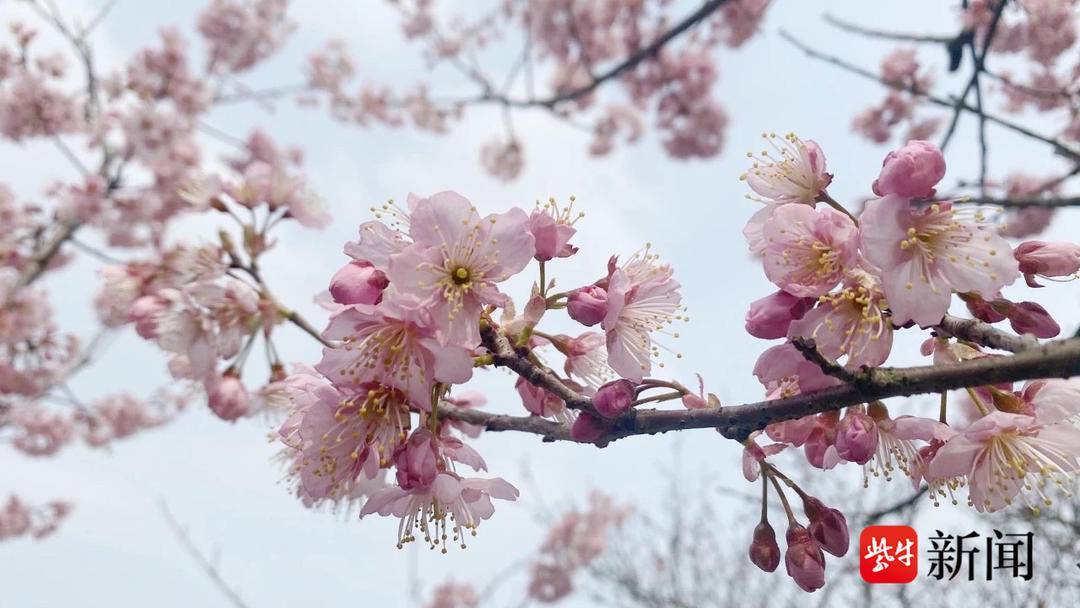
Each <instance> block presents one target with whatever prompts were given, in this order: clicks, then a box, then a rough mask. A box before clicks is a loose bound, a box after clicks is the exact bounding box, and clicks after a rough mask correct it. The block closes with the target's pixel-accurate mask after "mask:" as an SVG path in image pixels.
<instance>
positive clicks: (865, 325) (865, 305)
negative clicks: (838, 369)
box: [788, 269, 893, 367]
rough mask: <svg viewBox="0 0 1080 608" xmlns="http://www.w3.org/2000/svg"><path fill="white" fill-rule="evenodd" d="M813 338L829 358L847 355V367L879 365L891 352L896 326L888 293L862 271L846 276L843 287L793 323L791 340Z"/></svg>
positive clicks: (821, 299) (873, 278)
mask: <svg viewBox="0 0 1080 608" xmlns="http://www.w3.org/2000/svg"><path fill="white" fill-rule="evenodd" d="M800 336H801V337H804V338H812V339H813V340H814V341H815V344H816V345H817V348H818V350H819V351H821V353H822V354H823V355H825V356H826V357H829V358H830V359H839V358H840V357H842V356H845V355H846V356H847V361H846V362H845V365H846V366H848V367H860V366H863V365H866V366H871V367H873V366H877V365H881V364H882V363H884V362H885V359H887V358H888V356H889V351H891V350H892V338H893V327H892V323H891V322H890V321H889V319H888V318H887V317H886V315H885V294H883V293H882V291H881V285H880V283H879V281H878V279H877V278H876V277H874V276H873V275H871V274H870V273H868V272H865V271H863V270H859V269H856V270H853V271H851V272H849V273H848V274H847V276H846V277H845V280H844V287H843V289H841V290H840V291H838V292H834V293H831V294H828V295H823V296H821V298H820V299H819V303H818V305H817V307H815V308H813V309H811V310H810V311H809V312H807V313H806V314H805V315H803V317H802V319H799V320H797V321H794V322H792V323H791V326H790V328H789V330H788V337H790V338H795V337H800Z"/></svg>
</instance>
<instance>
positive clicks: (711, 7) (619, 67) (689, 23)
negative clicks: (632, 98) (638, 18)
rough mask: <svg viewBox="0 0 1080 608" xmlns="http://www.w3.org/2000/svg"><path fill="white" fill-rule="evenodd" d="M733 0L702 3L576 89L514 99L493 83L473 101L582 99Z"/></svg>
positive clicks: (551, 104) (550, 104)
mask: <svg viewBox="0 0 1080 608" xmlns="http://www.w3.org/2000/svg"><path fill="white" fill-rule="evenodd" d="M728 1H729V0H709V1H708V2H706V3H704V4H703V5H701V7H700V8H698V9H697V10H696V11H694V12H693V13H691V14H690V15H688V16H687V17H686V18H684V19H683V20H682V21H679V22H678V23H676V24H675V25H674V26H672V27H671V29H669V30H667V31H665V32H664V33H663V34H660V35H659V36H657V38H656V39H655V40H653V41H652V42H651V43H649V44H647V45H645V46H643V47H641V48H640V49H638V50H636V51H634V52H633V53H631V54H630V55H629V56H628V57H626V59H623V60H622V61H620V62H619V63H618V64H616V65H614V66H612V67H610V68H608V69H607V70H604V71H603V72H601V73H600V74H597V75H596V76H595V77H594V78H593V79H592V81H591V82H589V84H587V85H585V86H583V87H580V88H577V89H574V90H572V91H566V92H564V93H559V94H557V95H554V96H552V97H548V98H546V99H532V98H530V99H511V98H509V97H506V96H505V95H500V94H498V93H495V92H494V91H493V90H492V89H491V88H490V87H486V90H485V92H484V94H482V95H481V96H480V97H478V98H476V99H473V100H471V102H472V103H500V104H503V105H506V106H513V107H521V108H528V107H542V108H547V109H549V110H551V109H554V108H555V106H557V105H559V104H562V103H565V102H567V101H574V100H576V99H580V98H581V97H584V96H586V95H588V94H589V93H592V92H593V91H595V90H596V89H597V88H598V87H599V86H600V85H602V84H604V83H605V82H607V81H609V80H613V79H615V78H618V77H619V76H622V75H623V74H624V73H626V72H628V71H630V70H632V69H634V68H635V67H637V66H638V65H639V64H640V63H642V62H644V61H646V60H649V59H653V58H655V57H656V56H657V55H658V54H659V53H660V51H661V50H662V49H663V48H664V47H665V46H666V45H667V44H668V43H669V42H671V41H672V40H674V39H676V38H678V37H679V36H680V35H682V34H683V33H685V32H686V31H688V30H690V29H692V28H694V27H695V26H697V25H698V24H700V23H701V22H702V21H704V20H705V19H706V18H708V17H709V16H710V15H712V14H713V13H714V12H716V10H717V9H719V8H720V7H721V6H723V5H724V4H727V2H728Z"/></svg>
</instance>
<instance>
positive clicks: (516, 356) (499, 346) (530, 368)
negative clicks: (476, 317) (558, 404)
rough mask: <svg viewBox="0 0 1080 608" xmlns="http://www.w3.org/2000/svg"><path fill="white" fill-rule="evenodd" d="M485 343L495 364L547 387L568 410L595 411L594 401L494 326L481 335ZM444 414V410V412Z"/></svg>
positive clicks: (482, 331)
mask: <svg viewBox="0 0 1080 608" xmlns="http://www.w3.org/2000/svg"><path fill="white" fill-rule="evenodd" d="M480 338H481V343H482V344H483V345H484V347H485V348H487V349H488V350H489V351H491V356H492V359H493V360H494V362H495V365H497V366H499V367H505V368H508V369H510V370H513V371H514V372H516V373H517V374H518V375H519V376H521V377H522V378H525V380H527V381H529V382H531V383H533V384H535V385H536V386H539V387H541V388H544V389H545V390H547V391H548V392H550V393H551V394H553V395H555V396H556V397H558V398H560V399H562V400H563V401H565V402H566V407H569V408H571V409H576V410H591V409H592V400H591V399H589V398H588V397H585V396H584V395H581V394H580V393H578V392H577V391H575V390H573V389H571V388H570V387H568V386H566V385H565V384H564V383H563V381H562V380H560V379H559V377H558V376H557V375H555V373H554V372H552V371H551V370H549V369H546V368H544V367H541V366H539V365H535V364H534V363H533V362H532V361H529V359H528V349H522V351H521V352H518V351H517V350H515V349H514V347H513V346H512V345H511V344H510V340H509V339H507V337H506V336H504V335H503V334H502V333H500V332H499V331H497V330H496V329H495V328H493V327H491V326H487V327H484V328H483V329H482V330H481V332H480ZM440 411H441V410H440Z"/></svg>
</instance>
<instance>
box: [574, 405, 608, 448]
mask: <svg viewBox="0 0 1080 608" xmlns="http://www.w3.org/2000/svg"><path fill="white" fill-rule="evenodd" d="M607 429H608V427H607V423H606V422H604V419H603V418H599V417H597V416H593V415H592V414H590V413H589V412H581V413H580V414H578V417H577V420H575V421H574V425H573V426H571V427H570V438H571V439H573V440H574V441H578V442H581V443H593V442H595V441H596V440H597V439H600V438H601V437H603V436H604V435H605V434H606V433H607Z"/></svg>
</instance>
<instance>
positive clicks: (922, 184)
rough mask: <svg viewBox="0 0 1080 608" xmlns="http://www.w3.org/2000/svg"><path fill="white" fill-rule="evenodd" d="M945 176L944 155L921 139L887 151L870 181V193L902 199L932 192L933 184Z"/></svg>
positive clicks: (932, 193) (927, 194) (931, 194)
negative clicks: (890, 195)
mask: <svg viewBox="0 0 1080 608" xmlns="http://www.w3.org/2000/svg"><path fill="white" fill-rule="evenodd" d="M943 177H945V157H944V156H942V154H941V150H939V149H938V147H937V146H935V145H934V144H932V143H930V142H928V141H922V140H915V141H909V142H908V143H907V144H906V145H905V146H904V147H903V148H900V149H899V150H894V151H892V152H889V154H888V156H886V157H885V162H883V163H882V167H881V174H880V175H879V176H878V178H877V179H876V180H874V194H877V195H878V196H885V195H888V194H895V195H897V196H902V197H905V198H911V197H928V196H933V195H934V186H935V185H937V183H938V182H939V181H941V178H943Z"/></svg>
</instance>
